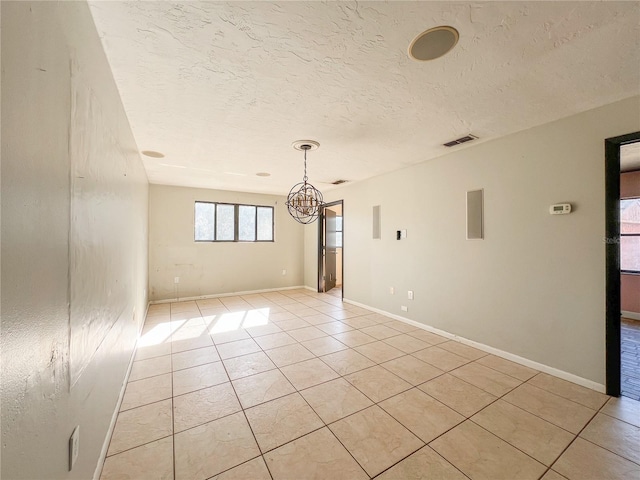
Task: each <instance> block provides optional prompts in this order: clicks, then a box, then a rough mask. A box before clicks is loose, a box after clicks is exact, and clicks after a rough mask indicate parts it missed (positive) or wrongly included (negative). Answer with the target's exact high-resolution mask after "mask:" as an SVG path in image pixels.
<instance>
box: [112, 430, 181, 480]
mask: <svg viewBox="0 0 640 480" xmlns="http://www.w3.org/2000/svg"><path fill="white" fill-rule="evenodd" d="M100 480H173V438H172V437H166V438H163V439H161V440H156V441H155V442H151V443H147V444H146V445H142V446H140V447H136V448H134V449H132V450H128V451H126V452H122V453H119V454H117V455H113V456H111V457H108V458H107V459H106V461H105V462H104V467H103V468H102V475H101V476H100Z"/></svg>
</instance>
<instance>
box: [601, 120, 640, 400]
mask: <svg viewBox="0 0 640 480" xmlns="http://www.w3.org/2000/svg"><path fill="white" fill-rule="evenodd" d="M637 142H640V132H634V133H629V134H627V135H621V136H619V137H612V138H608V139H606V140H605V189H606V191H605V209H606V219H605V223H606V225H605V229H606V238H605V244H606V245H605V251H606V321H605V322H606V323H605V324H606V353H605V356H606V393H607V394H608V395H612V396H615V397H617V396H620V393H621V374H622V361H621V355H622V347H621V341H622V338H621V315H622V313H623V309H622V294H621V285H622V280H621V278H622V277H625V276H626V275H627V273H625V272H623V270H622V269H621V262H620V260H621V256H620V252H621V240H623V239H624V236H622V237H621V221H620V220H621V201H620V196H621V191H620V190H621V171H625V172H626V171H630V170H632V169H633V168H629V167H628V164H627V162H628V161H629V160H628V159H627V156H626V155H625V160H624V163H621V150H622V149H623V148H625V146H626V145H631V144H635V143H637ZM632 161H633V160H632ZM639 168H640V167H639ZM625 244H626V240H625ZM625 248H626V245H625ZM631 274H632V275H633V273H631ZM639 275H640V272H639ZM638 373H639V374H640V372H638Z"/></svg>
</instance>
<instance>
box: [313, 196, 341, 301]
mask: <svg viewBox="0 0 640 480" xmlns="http://www.w3.org/2000/svg"><path fill="white" fill-rule="evenodd" d="M343 232H344V204H343V201H342V200H338V201H335V202H331V203H327V204H325V205H324V207H323V208H322V211H321V212H320V216H319V225H318V292H319V293H329V292H331V294H332V295H334V296H337V297H339V298H340V299H342V298H343V297H344V292H343V288H342V286H343V284H344V251H343V250H344V247H343V235H344V233H343Z"/></svg>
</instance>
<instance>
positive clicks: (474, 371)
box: [449, 363, 522, 397]
mask: <svg viewBox="0 0 640 480" xmlns="http://www.w3.org/2000/svg"><path fill="white" fill-rule="evenodd" d="M449 373H450V374H451V375H453V376H454V377H458V378H459V379H461V380H464V381H465V382H467V383H470V384H471V385H475V386H476V387H478V388H481V389H482V390H484V391H485V392H489V393H490V394H492V395H496V396H498V397H500V396H502V395H504V394H505V393H507V392H509V391H511V390H513V389H514V388H516V387H517V386H518V385H520V384H521V383H522V382H521V381H520V380H518V379H517V378H513V377H510V376H509V375H505V374H504V373H500V372H498V371H496V370H493V369H491V368H488V367H485V366H484V365H480V364H478V363H468V364H466V365H463V366H462V367H460V368H456V369H455V370H451V371H450V372H449Z"/></svg>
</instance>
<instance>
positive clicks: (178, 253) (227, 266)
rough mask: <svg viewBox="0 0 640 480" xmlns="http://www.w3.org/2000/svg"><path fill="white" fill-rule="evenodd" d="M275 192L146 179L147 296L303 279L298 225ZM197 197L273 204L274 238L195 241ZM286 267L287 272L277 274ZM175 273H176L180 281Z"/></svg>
mask: <svg viewBox="0 0 640 480" xmlns="http://www.w3.org/2000/svg"><path fill="white" fill-rule="evenodd" d="M285 200H286V198H285V197H279V196H274V195H262V194H251V193H242V192H227V191H222V190H205V189H200V188H184V187H171V186H165V185H151V186H150V188H149V291H150V295H151V299H152V300H163V299H170V298H178V297H179V298H185V297H198V296H204V295H215V294H222V293H232V292H243V291H253V290H263V289H273V288H283V287H292V286H298V285H302V284H303V235H304V232H303V226H302V225H300V224H299V223H297V222H296V221H295V220H293V219H292V218H291V217H290V216H289V214H288V212H287V209H286V207H285V205H284V202H285ZM196 201H206V202H224V203H240V204H248V205H264V206H273V207H275V209H274V213H275V242H259V243H242V242H238V243H234V242H228V243H227V242H225V243H215V242H195V241H194V231H193V228H194V223H193V222H194V204H195V202H196ZM282 270H286V271H287V273H286V275H282ZM174 277H180V283H179V285H176V284H174Z"/></svg>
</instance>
